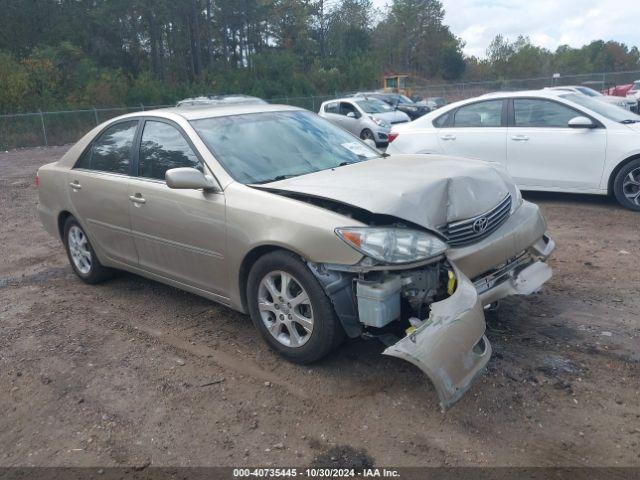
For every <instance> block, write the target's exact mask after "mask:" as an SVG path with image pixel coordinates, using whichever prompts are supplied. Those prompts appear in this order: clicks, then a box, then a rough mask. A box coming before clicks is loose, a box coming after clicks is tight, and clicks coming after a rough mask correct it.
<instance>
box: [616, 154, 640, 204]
mask: <svg viewBox="0 0 640 480" xmlns="http://www.w3.org/2000/svg"><path fill="white" fill-rule="evenodd" d="M613 192H614V194H615V196H616V199H617V200H618V202H620V204H621V205H622V206H623V207H626V208H628V209H630V210H635V211H640V158H639V159H636V160H633V161H632V162H629V163H628V164H626V165H625V166H624V167H622V168H621V169H620V171H619V172H618V174H617V175H616V178H615V180H614V183H613Z"/></svg>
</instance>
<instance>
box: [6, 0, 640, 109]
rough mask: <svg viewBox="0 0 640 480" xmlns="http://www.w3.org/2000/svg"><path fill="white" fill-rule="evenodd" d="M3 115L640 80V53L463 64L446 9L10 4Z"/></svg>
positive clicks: (69, 0) (230, 0)
mask: <svg viewBox="0 0 640 480" xmlns="http://www.w3.org/2000/svg"><path fill="white" fill-rule="evenodd" d="M0 12H2V13H1V14H0V112H18V111H30V110H34V109H38V108H42V109H45V108H46V109H54V108H76V107H83V106H92V105H96V106H113V105H137V104H139V103H143V104H146V105H150V104H164V103H172V102H175V101H176V100H177V99H179V98H182V97H185V96H189V95H195V94H211V93H230V92H243V93H248V94H252V95H257V96H261V97H265V98H273V97H284V96H289V97H290V96H306V95H313V94H319V93H329V92H334V91H347V90H354V89H360V88H375V87H378V86H379V85H380V78H381V76H382V74H383V73H384V72H387V71H403V72H409V73H411V74H412V75H413V76H415V77H416V78H420V79H421V80H420V81H422V82H425V83H429V82H436V83H442V82H449V81H463V80H478V79H493V78H500V77H506V78H509V77H512V78H513V77H523V76H534V75H547V74H550V73H551V72H553V71H562V72H563V73H565V74H570V73H588V72H594V71H619V70H625V69H626V70H631V69H637V68H640V63H639V62H640V54H639V52H638V48H637V47H635V46H632V47H628V46H626V45H623V44H620V43H616V42H604V41H594V42H592V43H591V44H589V45H586V46H584V47H582V48H578V49H575V48H570V47H568V46H562V47H559V48H558V49H557V50H556V51H555V52H551V51H549V50H546V49H543V48H540V47H536V46H534V45H532V44H531V43H530V42H529V40H528V39H527V38H526V37H519V38H518V39H516V40H515V41H509V40H508V39H505V38H503V37H501V36H498V37H496V38H495V40H494V41H493V43H492V44H491V46H490V47H489V49H488V51H487V57H486V58H483V59H478V58H474V57H466V56H465V55H464V54H463V47H464V44H463V42H462V41H461V39H459V38H457V37H456V36H455V35H454V34H453V33H452V32H451V30H450V29H449V27H448V26H447V25H445V23H444V13H445V12H444V8H443V5H442V3H441V2H440V1H438V0H390V3H389V5H388V7H387V8H386V9H383V10H379V9H375V8H374V7H373V5H372V2H371V0H0Z"/></svg>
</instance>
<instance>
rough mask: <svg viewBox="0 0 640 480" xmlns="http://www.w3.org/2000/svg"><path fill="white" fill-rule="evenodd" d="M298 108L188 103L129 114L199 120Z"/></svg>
mask: <svg viewBox="0 0 640 480" xmlns="http://www.w3.org/2000/svg"><path fill="white" fill-rule="evenodd" d="M296 110H304V109H303V108H299V107H292V106H290V105H272V104H268V103H235V104H220V105H186V106H181V107H169V108H159V109H157V110H147V111H145V112H137V113H136V114H129V115H128V116H145V115H157V116H164V117H171V116H172V115H179V116H181V117H183V118H185V119H186V120H199V119H202V118H211V117H226V116H229V115H245V114H251V113H264V112H282V111H296Z"/></svg>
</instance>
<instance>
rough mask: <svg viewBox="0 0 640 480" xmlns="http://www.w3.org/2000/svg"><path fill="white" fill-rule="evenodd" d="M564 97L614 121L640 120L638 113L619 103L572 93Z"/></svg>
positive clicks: (628, 121) (629, 121)
mask: <svg viewBox="0 0 640 480" xmlns="http://www.w3.org/2000/svg"><path fill="white" fill-rule="evenodd" d="M562 98H564V99H566V100H570V101H571V102H573V103H577V104H578V105H581V106H583V107H586V108H588V109H589V110H593V111H594V112H596V113H599V114H600V115H602V116H603V117H607V118H608V119H609V120H613V121H614V122H621V123H622V122H626V123H631V121H633V122H637V121H640V116H638V115H636V114H635V113H631V112H630V111H628V110H625V109H624V108H622V107H619V106H617V105H612V104H610V103H605V102H603V101H601V100H596V99H593V98H591V97H587V96H586V95H581V94H579V93H571V94H569V95H563V96H562Z"/></svg>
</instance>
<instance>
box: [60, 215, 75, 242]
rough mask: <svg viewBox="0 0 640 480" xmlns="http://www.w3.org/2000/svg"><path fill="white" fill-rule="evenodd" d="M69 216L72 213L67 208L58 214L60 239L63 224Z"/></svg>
mask: <svg viewBox="0 0 640 480" xmlns="http://www.w3.org/2000/svg"><path fill="white" fill-rule="evenodd" d="M69 217H73V214H72V213H71V212H70V211H68V210H63V211H61V212H60V213H59V214H58V233H59V234H60V239H61V240H62V239H64V224H65V223H66V222H67V219H68V218H69ZM74 218H75V217H74Z"/></svg>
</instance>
